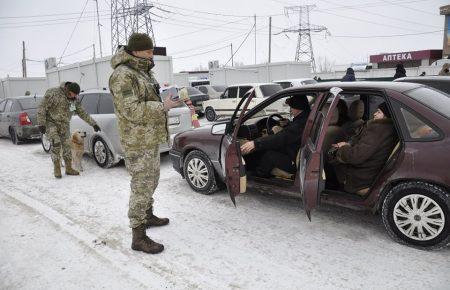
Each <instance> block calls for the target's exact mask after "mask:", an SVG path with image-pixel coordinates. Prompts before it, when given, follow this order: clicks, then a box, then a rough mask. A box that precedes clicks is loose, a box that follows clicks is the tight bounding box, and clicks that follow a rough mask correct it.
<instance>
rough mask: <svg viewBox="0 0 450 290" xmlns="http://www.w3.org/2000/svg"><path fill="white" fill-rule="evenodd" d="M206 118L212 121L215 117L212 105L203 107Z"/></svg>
mask: <svg viewBox="0 0 450 290" xmlns="http://www.w3.org/2000/svg"><path fill="white" fill-rule="evenodd" d="M205 115H206V120H208V121H210V122H213V121H215V120H216V119H217V114H216V111H214V109H213V108H212V107H207V108H206V109H205Z"/></svg>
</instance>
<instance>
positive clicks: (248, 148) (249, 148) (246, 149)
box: [241, 141, 255, 155]
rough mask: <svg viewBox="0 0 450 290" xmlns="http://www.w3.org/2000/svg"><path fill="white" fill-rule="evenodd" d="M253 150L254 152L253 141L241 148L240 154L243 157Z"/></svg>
mask: <svg viewBox="0 0 450 290" xmlns="http://www.w3.org/2000/svg"><path fill="white" fill-rule="evenodd" d="M253 150H255V142H254V141H249V142H247V143H245V144H244V145H242V146H241V152H242V154H243V155H247V154H249V153H250V152H252V151H253Z"/></svg>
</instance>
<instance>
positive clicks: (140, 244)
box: [131, 225, 164, 254]
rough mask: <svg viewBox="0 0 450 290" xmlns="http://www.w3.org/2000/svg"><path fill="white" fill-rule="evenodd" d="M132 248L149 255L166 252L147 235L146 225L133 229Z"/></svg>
mask: <svg viewBox="0 0 450 290" xmlns="http://www.w3.org/2000/svg"><path fill="white" fill-rule="evenodd" d="M131 248H132V249H133V250H135V251H141V252H144V253H149V254H158V253H161V252H162V251H163V250H164V246H163V245H161V244H158V243H157V242H154V241H153V240H151V239H150V238H149V237H148V236H147V234H146V233H145V225H140V226H138V227H137V228H133V241H132V242H131Z"/></svg>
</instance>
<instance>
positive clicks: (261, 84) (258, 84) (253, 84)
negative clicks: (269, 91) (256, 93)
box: [228, 83, 278, 88]
mask: <svg viewBox="0 0 450 290" xmlns="http://www.w3.org/2000/svg"><path fill="white" fill-rule="evenodd" d="M263 85H278V84H276V83H244V84H234V85H230V86H228V87H229V88H230V87H243V86H251V87H258V86H263Z"/></svg>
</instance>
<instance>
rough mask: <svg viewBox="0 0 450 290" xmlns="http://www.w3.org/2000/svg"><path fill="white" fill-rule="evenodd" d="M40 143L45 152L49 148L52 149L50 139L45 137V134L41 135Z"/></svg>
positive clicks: (47, 151) (48, 150)
mask: <svg viewBox="0 0 450 290" xmlns="http://www.w3.org/2000/svg"><path fill="white" fill-rule="evenodd" d="M41 145H42V149H44V151H45V153H49V152H50V150H52V142H50V140H48V139H47V135H46V134H42V135H41Z"/></svg>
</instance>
